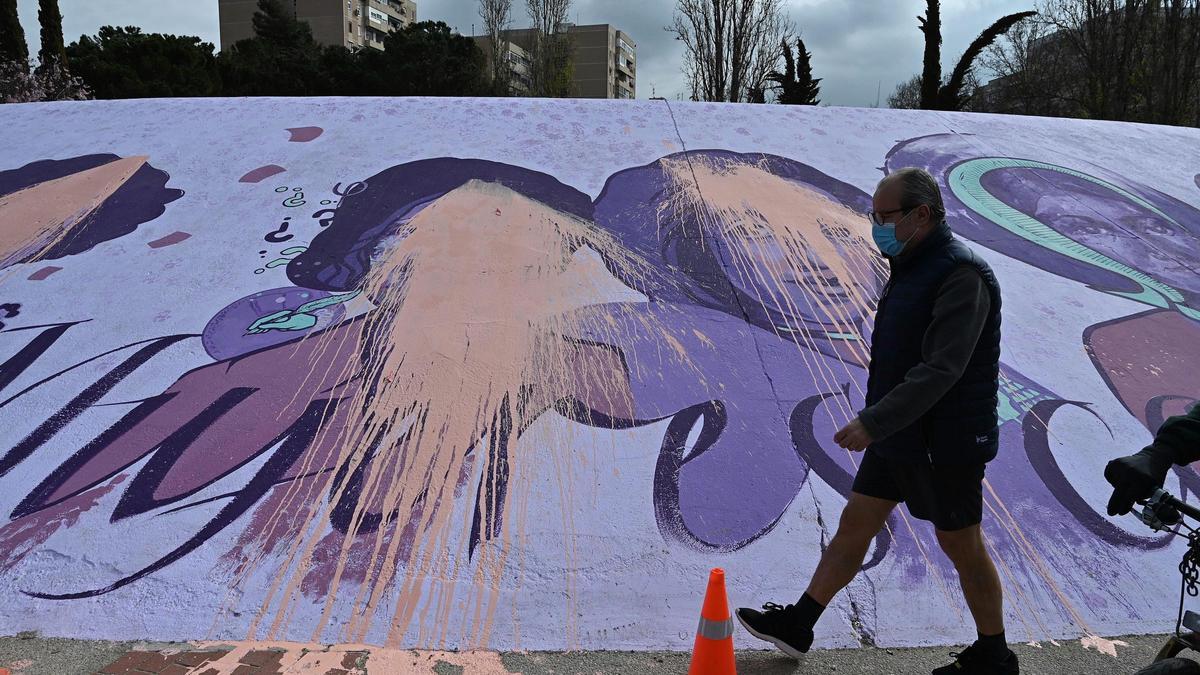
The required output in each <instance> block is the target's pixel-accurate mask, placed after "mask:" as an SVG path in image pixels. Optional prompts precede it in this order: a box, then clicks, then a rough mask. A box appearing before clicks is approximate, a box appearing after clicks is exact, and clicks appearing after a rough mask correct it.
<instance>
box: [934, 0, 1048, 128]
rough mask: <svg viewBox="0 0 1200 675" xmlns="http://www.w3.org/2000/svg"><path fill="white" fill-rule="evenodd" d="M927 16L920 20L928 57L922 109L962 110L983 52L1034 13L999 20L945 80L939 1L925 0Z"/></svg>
mask: <svg viewBox="0 0 1200 675" xmlns="http://www.w3.org/2000/svg"><path fill="white" fill-rule="evenodd" d="M925 4H926V8H925V16H919V17H917V22H918V27H919V28H920V30H921V32H922V33H924V34H925V57H924V63H923V67H922V70H921V108H923V109H925V110H962V109H963V107H964V106H965V105H966V103H967V98H968V97H965V96H964V95H963V89H964V86H965V84H966V82H967V79H968V76H969V75H970V74H971V71H972V69H973V68H974V67H975V61H976V59H978V58H979V55H980V53H982V52H983V50H984V49H987V48H988V46H989V45H991V44H992V43H993V42H995V41H996V39H997V38H999V37H1000V36H1001V35H1003V34H1004V33H1006V32H1008V30H1009V29H1010V28H1012V27H1013V26H1014V25H1016V24H1017V23H1018V22H1020V21H1021V20H1022V19H1025V18H1027V17H1030V16H1033V15H1035V14H1037V12H1034V11H1028V12H1017V13H1015V14H1008V15H1006V16H1003V17H1001V18H999V19H997V20H996V22H995V23H993V24H992V25H991V26H989V27H988V28H987V29H986V30H984V31H983V32H982V33H980V34H979V37H977V38H975V40H974V41H972V42H971V44H970V46H968V47H967V50H966V51H965V52H963V55H962V57H960V58H959V60H958V64H957V65H956V66H955V67H954V70H953V71H952V73H951V75H950V78H949V79H948V80H946V81H944V82H943V80H942V17H941V3H940V2H939V1H938V0H925Z"/></svg>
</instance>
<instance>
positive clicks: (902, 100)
mask: <svg viewBox="0 0 1200 675" xmlns="http://www.w3.org/2000/svg"><path fill="white" fill-rule="evenodd" d="M948 82H949V79H947V78H943V79H942V84H941V86H945V85H946V84H947V83H948ZM924 83H925V77H924V76H923V75H922V74H921V73H917V74H916V75H913V76H912V77H910V78H909V79H907V80H905V81H904V82H901V83H900V84H898V85H896V89H895V90H894V91H893V92H892V93H891V94H890V95H889V96H888V100H887V105H888V107H889V108H894V109H899V110H920V109H921V91H922V86H923V85H924ZM959 91H960V92H961V93H962V99H963V103H962V105H961V107H960V108H959V110H968V111H973V112H985V111H987V110H988V108H987V107H986V105H984V100H985V99H984V96H983V92H982V91H981V89H980V86H979V81H978V80H976V79H975V75H974V73H973V72H968V73H967V75H966V77H965V79H964V81H963V83H962V85H961V87H960V88H959Z"/></svg>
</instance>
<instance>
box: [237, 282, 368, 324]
mask: <svg viewBox="0 0 1200 675" xmlns="http://www.w3.org/2000/svg"><path fill="white" fill-rule="evenodd" d="M360 293H362V291H353V292H350V293H340V294H338V295H331V296H329V297H327V298H321V299H320V300H312V301H310V302H306V303H304V304H303V305H300V306H299V307H297V308H296V309H291V310H288V309H285V310H281V311H278V312H272V313H271V314H268V315H266V316H263V317H259V318H258V319H257V320H255V322H254V323H252V324H250V326H249V327H247V328H246V334H247V335H250V334H254V333H266V332H268V331H273V330H280V331H303V330H309V329H311V328H312V327H313V326H316V325H317V317H316V316H315V315H314V314H313V312H316V311H318V310H321V309H324V308H326V307H332V306H333V305H339V304H341V303H343V302H349V301H350V300H353V299H354V298H356V297H358V296H359V294H360Z"/></svg>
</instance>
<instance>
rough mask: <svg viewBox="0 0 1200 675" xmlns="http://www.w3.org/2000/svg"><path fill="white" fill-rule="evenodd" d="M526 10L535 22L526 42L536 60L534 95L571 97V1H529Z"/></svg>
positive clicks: (532, 21)
mask: <svg viewBox="0 0 1200 675" xmlns="http://www.w3.org/2000/svg"><path fill="white" fill-rule="evenodd" d="M525 9H526V10H527V11H528V12H529V19H530V21H531V23H532V25H533V29H532V31H530V34H531V37H530V40H529V44H527V45H526V48H527V49H528V51H529V54H530V57H531V61H532V67H531V68H530V73H529V75H530V78H529V79H530V94H531V95H533V96H551V97H561V96H570V95H571V93H572V92H571V82H572V80H571V78H570V77H569V76H568V75H569V73H568V71H571V70H572V69H573V65H572V60H573V53H572V52H573V51H574V45H573V44H572V43H571V38H570V36H569V35H568V34H567V32H566V30H565V28H566V23H567V15H568V13H569V12H570V10H571V0H525Z"/></svg>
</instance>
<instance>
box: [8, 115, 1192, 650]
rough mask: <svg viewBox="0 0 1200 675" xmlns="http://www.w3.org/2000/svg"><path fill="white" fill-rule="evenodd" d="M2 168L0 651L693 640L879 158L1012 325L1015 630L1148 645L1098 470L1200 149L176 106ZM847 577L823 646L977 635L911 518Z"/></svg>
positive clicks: (1187, 370) (1090, 133)
mask: <svg viewBox="0 0 1200 675" xmlns="http://www.w3.org/2000/svg"><path fill="white" fill-rule="evenodd" d="M672 110H673V115H674V122H677V124H678V129H679V133H678V135H677V133H676V126H675V124H674V123H673V119H672ZM684 142H686V147H687V148H690V149H692V152H691V153H690V154H688V155H682V154H679V153H680V151H681V150H682V147H683V143H684ZM0 146H2V147H5V148H6V151H5V154H4V158H3V160H2V162H3V166H2V167H0V195H2V196H0V232H3V233H5V234H4V235H3V237H2V238H0V266H2V267H3V268H4V269H3V272H2V275H3V276H2V278H0V279H2V291H3V292H2V294H0V301H3V304H2V305H0V316H3V319H2V321H3V324H4V325H3V328H2V329H0V448H2V450H0V516H2V517H3V521H4V522H3V525H2V526H0V603H3V606H4V607H5V611H4V612H0V634H11V633H16V632H18V631H24V630H38V631H42V632H44V633H47V634H50V635H69V636H73V637H99V638H114V639H115V638H122V639H123V638H153V639H169V638H203V637H211V638H217V639H235V638H245V637H256V638H269V637H274V638H288V639H293V640H301V641H308V640H319V641H350V642H357V641H368V642H375V643H381V642H384V641H389V642H391V643H392V644H394V645H402V646H414V645H415V646H425V647H434V646H438V647H470V646H490V647H493V648H526V649H542V648H564V647H584V648H607V649H649V648H681V649H686V648H688V647H689V646H690V644H691V642H692V636H693V632H694V630H695V625H696V616H697V612H698V611H699V607H700V602H701V595H702V592H703V588H704V583H705V580H706V573H707V570H708V569H709V568H710V567H713V566H722V567H724V568H725V569H726V570H727V574H728V578H729V592H730V596H731V601H732V602H733V603H735V604H737V605H751V604H753V605H757V604H761V603H762V602H765V601H768V600H773V601H776V602H791V601H793V600H794V599H795V598H796V597H797V596H798V595H799V594H800V592H801V591H802V590H803V587H804V579H805V578H806V576H807V574H808V573H809V572H810V571H811V570H812V568H813V566H814V564H815V561H816V558H817V556H818V555H819V552H820V550H821V547H822V545H823V543H824V542H827V541H828V538H829V536H830V534H831V532H830V530H831V528H833V527H834V525H835V523H836V521H837V515H838V513H839V510H840V509H841V507H842V505H843V504H844V500H845V495H846V494H847V492H848V489H849V484H850V477H851V475H852V472H853V470H854V466H855V463H856V462H857V461H858V459H859V458H858V457H857V456H851V455H848V454H847V453H846V452H844V451H841V450H839V449H838V448H837V447H836V446H835V445H834V444H833V443H832V441H831V436H832V434H833V433H834V430H835V429H836V428H837V427H838V426H840V425H841V424H842V423H844V422H845V421H847V419H849V417H851V416H852V415H853V414H854V411H855V410H857V409H858V408H859V407H861V405H862V392H863V390H864V388H865V381H866V370H865V367H864V363H865V359H866V354H865V350H864V347H863V345H864V341H865V339H866V338H867V337H868V336H869V327H870V323H871V316H872V312H873V308H874V306H875V303H876V301H877V298H878V296H879V293H880V291H881V288H882V283H883V279H884V277H885V274H886V270H885V269H884V267H883V265H882V262H881V260H880V259H879V258H878V257H877V256H876V254H875V253H874V250H873V248H872V244H871V243H870V234H869V227H868V226H867V223H866V221H865V219H864V218H863V217H862V216H861V215H860V214H861V213H862V212H863V211H865V210H866V209H867V208H868V207H869V203H870V194H871V192H872V190H873V188H874V186H875V184H876V182H877V181H878V180H879V179H880V177H881V176H882V175H883V174H884V172H886V171H891V170H893V169H895V168H896V167H898V166H902V165H917V166H924V167H926V168H928V169H930V170H931V171H933V172H934V173H935V175H936V176H937V177H938V178H939V180H941V181H943V186H944V190H945V193H946V198H947V206H948V209H949V214H950V215H949V219H950V223H951V225H952V226H953V227H954V228H955V230H956V231H957V232H958V233H959V235H960V236H961V237H963V238H964V239H965V240H966V241H967V242H968V243H969V244H970V245H971V246H972V247H973V248H974V249H975V250H976V251H978V252H979V253H980V254H981V255H982V256H983V257H984V258H986V259H987V260H988V261H989V262H990V263H991V264H992V266H993V267H994V269H995V270H996V273H997V275H998V277H999V280H1000V282H1001V284H1002V285H1003V288H1004V292H1005V304H1004V330H1005V333H1004V356H1003V366H1002V367H1003V376H1004V382H1003V384H1004V386H1003V389H1002V397H1001V403H1000V408H999V412H1000V415H1001V418H1002V419H1003V421H1004V423H1003V426H1002V430H1001V445H1002V448H1001V451H1000V456H999V458H998V459H997V460H996V461H995V462H993V463H992V464H991V465H989V467H988V485H987V490H986V493H985V499H986V505H985V523H984V527H985V532H986V535H987V538H988V542H989V545H990V547H991V548H992V550H993V551H994V553H995V555H996V556H997V558H998V560H999V561H1000V565H999V566H1000V571H1001V575H1002V578H1003V581H1004V583H1005V585H1006V588H1007V591H1008V601H1007V605H1006V607H1007V612H1008V630H1009V634H1010V636H1011V639H1013V640H1019V641H1025V640H1045V639H1049V638H1055V639H1068V638H1070V639H1076V638H1080V637H1084V636H1090V635H1112V634H1119V633H1130V632H1149V631H1155V632H1157V631H1163V630H1167V629H1168V628H1169V627H1170V622H1171V619H1172V617H1173V613H1174V609H1175V602H1176V593H1177V590H1178V577H1177V572H1176V565H1177V563H1178V560H1179V556H1180V553H1181V544H1180V542H1178V541H1172V540H1169V539H1166V538H1164V537H1162V536H1155V535H1152V534H1151V533H1150V532H1148V531H1147V530H1146V529H1145V528H1144V527H1143V526H1141V525H1140V524H1139V523H1138V522H1137V521H1136V520H1135V519H1134V518H1132V517H1124V518H1109V517H1108V516H1106V515H1105V512H1104V504H1105V501H1106V499H1107V494H1108V490H1107V488H1106V485H1105V483H1104V481H1103V479H1102V478H1101V471H1102V468H1103V466H1104V463H1105V462H1106V461H1107V460H1108V459H1110V458H1111V457H1114V456H1117V455H1119V454H1124V453H1127V452H1130V451H1132V450H1135V449H1137V448H1139V447H1141V446H1142V445H1143V444H1145V443H1146V442H1147V441H1148V440H1149V439H1150V438H1151V432H1152V430H1153V429H1155V428H1157V426H1158V424H1159V423H1160V422H1161V420H1162V419H1163V417H1164V416H1167V415H1170V414H1174V413H1178V412H1181V411H1183V410H1184V409H1185V406H1187V405H1188V404H1190V403H1191V402H1193V401H1195V400H1196V399H1198V398H1200V381H1198V380H1197V378H1196V377H1195V373H1196V372H1197V367H1198V365H1200V364H1198V363H1197V361H1200V351H1198V350H1197V349H1196V345H1197V344H1198V343H1200V311H1198V310H1200V275H1198V274H1197V272H1198V270H1200V259H1198V258H1197V254H1196V251H1197V250H1200V246H1197V244H1198V243H1200V242H1198V241H1197V234H1198V227H1200V225H1198V223H1200V176H1197V172H1200V165H1197V164H1196V162H1195V158H1196V157H1197V156H1200V153H1197V152H1195V151H1190V150H1195V149H1197V148H1198V147H1200V132H1198V131H1197V130H1195V129H1177V128H1166V127H1151V126H1143V125H1127V124H1114V123H1102V122H1087V121H1072V120H1051V119H1033V118H1017V117H1013V118H1006V117H997V116H985V115H966V114H942V113H931V112H908V111H888V110H856V109H839V108H806V107H784V106H737V105H706V104H692V105H684V104H671V109H668V107H667V104H666V103H664V102H644V103H632V104H631V103H618V102H582V101H529V100H503V99H494V100H465V101H464V100H454V99H436V100H435V99H429V100H406V99H394V100H363V99H353V100H350V99H346V100H339V99H320V100H295V99H286V100H285V99H259V100H236V101H234V100H177V101H112V102H88V103H69V104H35V105H19V106H18V105H11V106H3V107H0ZM697 187H699V188H700V189H699V190H697ZM876 357H877V358H887V354H879V355H876ZM1169 486H1170V488H1171V489H1172V490H1173V491H1176V492H1186V493H1188V494H1193V493H1194V491H1195V490H1196V489H1197V488H1198V487H1200V477H1198V476H1197V475H1196V473H1195V472H1194V471H1193V470H1191V469H1185V470H1182V471H1180V472H1179V473H1177V474H1172V476H1171V477H1170V479H1169ZM866 567H867V569H866V571H865V572H864V573H863V574H861V575H859V577H858V578H857V579H856V580H855V582H854V583H853V584H852V585H851V587H850V588H849V590H848V592H847V593H843V594H841V595H839V596H838V598H837V599H836V601H835V603H834V606H833V607H832V608H831V609H830V611H828V612H827V613H826V614H825V616H824V617H823V618H822V621H821V623H820V624H818V628H817V633H818V645H820V646H832V645H859V644H878V645H911V644H939V643H955V642H961V641H963V640H968V639H970V638H971V637H973V633H972V630H971V628H970V621H969V617H968V614H967V610H966V607H965V606H964V604H963V603H962V600H961V599H960V597H959V594H958V593H957V591H956V589H955V584H956V578H955V575H954V573H953V570H952V568H951V566H950V565H949V563H948V562H947V561H946V559H945V558H944V557H943V556H942V555H941V554H940V553H938V552H937V546H936V542H935V540H934V536H933V532H932V531H931V529H930V527H929V525H928V524H927V523H924V522H921V521H917V520H915V519H913V518H912V517H910V516H909V515H908V513H907V512H906V511H904V510H903V509H900V510H898V511H897V512H896V513H895V514H894V515H893V517H892V519H891V520H890V522H889V529H888V530H887V531H886V533H885V534H883V535H881V536H880V537H879V538H878V539H877V541H876V543H875V544H874V545H873V546H872V549H871V552H870V554H869V556H868V562H867V565H866ZM737 639H738V640H739V644H740V645H743V646H747V645H749V644H751V642H750V641H749V640H748V639H747V638H746V637H745V636H744V634H742V633H739V637H738V638H737Z"/></svg>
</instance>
